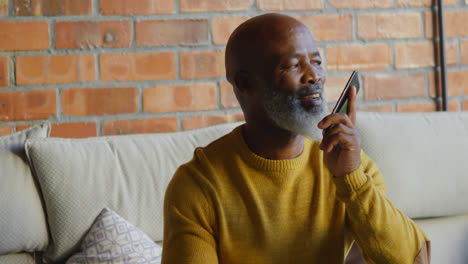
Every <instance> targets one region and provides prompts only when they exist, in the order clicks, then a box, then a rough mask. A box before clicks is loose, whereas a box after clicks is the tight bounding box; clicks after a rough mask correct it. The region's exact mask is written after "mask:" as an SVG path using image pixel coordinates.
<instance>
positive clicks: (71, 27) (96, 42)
mask: <svg viewBox="0 0 468 264" xmlns="http://www.w3.org/2000/svg"><path fill="white" fill-rule="evenodd" d="M131 26H132V24H131V22H130V20H122V21H77V22H73V21H64V22H57V23H56V24H55V32H56V40H55V47H56V48H57V49H88V48H96V47H104V48H125V47H130V43H131V42H132V40H131V38H132V29H131Z"/></svg>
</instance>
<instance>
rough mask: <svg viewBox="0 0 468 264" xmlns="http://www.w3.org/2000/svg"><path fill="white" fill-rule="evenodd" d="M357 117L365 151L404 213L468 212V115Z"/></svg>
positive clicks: (394, 201) (426, 215)
mask: <svg viewBox="0 0 468 264" xmlns="http://www.w3.org/2000/svg"><path fill="white" fill-rule="evenodd" d="M357 117H358V121H357V126H358V129H359V130H360V133H361V137H362V148H363V149H364V151H365V152H366V153H367V154H368V155H369V156H370V157H371V158H372V159H373V160H374V161H375V162H376V163H377V165H378V166H379V168H380V170H381V172H382V174H383V177H384V181H385V183H386V185H387V194H388V197H389V199H390V200H391V201H392V202H393V203H394V204H395V205H396V206H397V207H398V208H399V209H400V210H402V211H403V212H404V213H405V214H406V215H408V216H409V217H412V218H418V217H434V216H445V215H454V214H463V213H468V203H467V202H466V199H464V197H466V194H467V193H468V161H467V157H468V112H464V113H440V112H439V113H417V114H413V113H406V114H404V113H393V114H390V113H380V114H377V113H358V115H357ZM435 263H437V262H435ZM447 263H448V262H447Z"/></svg>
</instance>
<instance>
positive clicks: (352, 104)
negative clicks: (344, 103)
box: [347, 86, 357, 125]
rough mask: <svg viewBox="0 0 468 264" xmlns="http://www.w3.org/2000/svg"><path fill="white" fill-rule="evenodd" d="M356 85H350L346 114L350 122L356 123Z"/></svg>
mask: <svg viewBox="0 0 468 264" xmlns="http://www.w3.org/2000/svg"><path fill="white" fill-rule="evenodd" d="M356 99H357V95H356V87H355V86H352V87H351V89H349V91H348V109H347V110H348V116H349V118H350V119H351V122H352V123H353V125H354V124H356Z"/></svg>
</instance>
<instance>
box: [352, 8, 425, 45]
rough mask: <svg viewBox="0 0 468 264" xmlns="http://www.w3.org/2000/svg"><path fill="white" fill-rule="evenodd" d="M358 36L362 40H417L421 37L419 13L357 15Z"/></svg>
mask: <svg viewBox="0 0 468 264" xmlns="http://www.w3.org/2000/svg"><path fill="white" fill-rule="evenodd" d="M358 35H359V37H361V38H363V39H393V38H397V39H399V38H418V37H421V36H422V22H421V15H420V14H419V13H403V14H389V13H385V14H381V13H380V14H363V15H359V16H358Z"/></svg>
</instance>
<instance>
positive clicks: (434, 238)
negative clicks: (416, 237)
mask: <svg viewBox="0 0 468 264" xmlns="http://www.w3.org/2000/svg"><path fill="white" fill-rule="evenodd" d="M415 222H416V224H417V225H418V226H419V227H421V228H422V229H423V230H424V232H425V233H426V235H427V236H428V237H429V239H430V240H431V263H450V264H466V263H468V250H467V249H468V214H465V215H460V216H451V217H440V218H433V219H426V220H416V221H415Z"/></svg>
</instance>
